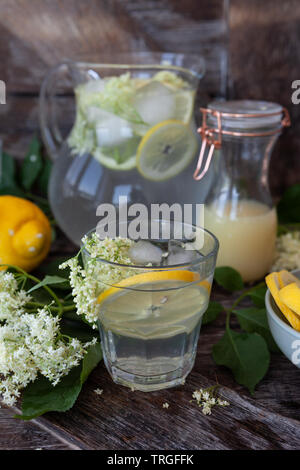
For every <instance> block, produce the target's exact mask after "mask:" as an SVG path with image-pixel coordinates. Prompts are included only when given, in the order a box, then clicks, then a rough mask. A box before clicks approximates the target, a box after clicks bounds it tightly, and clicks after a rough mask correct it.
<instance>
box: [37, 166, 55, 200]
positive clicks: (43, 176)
mask: <svg viewBox="0 0 300 470" xmlns="http://www.w3.org/2000/svg"><path fill="white" fill-rule="evenodd" d="M51 170H52V162H51V161H50V160H48V159H47V160H45V161H44V165H43V169H42V171H41V173H40V175H39V179H38V182H37V185H38V188H39V190H40V192H41V194H42V195H43V196H48V184H49V178H50V174H51Z"/></svg>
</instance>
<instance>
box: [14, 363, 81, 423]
mask: <svg viewBox="0 0 300 470" xmlns="http://www.w3.org/2000/svg"><path fill="white" fill-rule="evenodd" d="M80 373H81V367H80V366H78V367H76V368H74V369H72V370H71V371H70V373H69V374H68V375H67V376H66V377H64V378H63V379H62V380H61V381H60V382H59V383H58V384H57V385H56V386H55V387H53V385H52V384H51V383H50V382H49V380H47V379H46V378H45V377H41V376H39V377H38V378H37V379H36V380H35V381H34V382H33V383H31V384H29V385H28V386H27V387H26V389H25V391H24V393H23V401H22V414H21V415H15V418H19V419H23V420H24V421H27V420H29V419H33V418H36V417H37V416H41V415H42V414H44V413H47V412H48V411H67V410H69V409H70V408H72V406H73V405H74V403H75V401H76V400H77V397H78V395H79V393H80V390H81V383H80Z"/></svg>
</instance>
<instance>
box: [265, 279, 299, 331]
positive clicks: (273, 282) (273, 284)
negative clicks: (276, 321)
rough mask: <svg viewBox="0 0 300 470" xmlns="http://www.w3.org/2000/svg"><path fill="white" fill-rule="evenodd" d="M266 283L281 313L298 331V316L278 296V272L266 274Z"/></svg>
mask: <svg viewBox="0 0 300 470" xmlns="http://www.w3.org/2000/svg"><path fill="white" fill-rule="evenodd" d="M266 284H267V286H268V288H269V290H270V292H271V295H272V297H273V299H274V301H275V303H276V305H277V307H278V308H279V309H280V310H281V312H282V314H283V315H284V316H285V318H286V319H287V320H288V322H289V323H290V324H291V325H292V327H293V328H294V329H295V330H297V331H300V317H299V316H298V315H297V314H296V313H295V312H293V311H292V310H291V309H290V308H289V307H288V306H287V305H286V304H285V303H283V302H282V300H281V298H280V295H279V292H280V284H279V278H278V273H276V272H274V273H271V274H269V275H268V276H266Z"/></svg>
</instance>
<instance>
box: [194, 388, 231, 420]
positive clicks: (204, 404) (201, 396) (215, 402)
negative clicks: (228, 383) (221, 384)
mask: <svg viewBox="0 0 300 470" xmlns="http://www.w3.org/2000/svg"><path fill="white" fill-rule="evenodd" d="M215 389H216V387H215V386H214V387H210V388H207V389H202V388H200V389H199V390H195V391H194V392H193V395H192V397H193V399H194V400H195V401H196V403H197V405H198V406H199V407H200V408H202V413H203V414H204V415H210V414H211V409H212V408H213V407H214V406H229V405H230V403H229V402H228V401H226V400H221V399H220V398H217V397H215V396H214V395H213V394H214V391H215Z"/></svg>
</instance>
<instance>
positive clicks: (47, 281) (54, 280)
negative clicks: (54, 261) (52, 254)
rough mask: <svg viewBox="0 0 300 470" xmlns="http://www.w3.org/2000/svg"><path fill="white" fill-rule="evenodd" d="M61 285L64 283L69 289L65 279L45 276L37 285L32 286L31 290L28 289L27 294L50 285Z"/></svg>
mask: <svg viewBox="0 0 300 470" xmlns="http://www.w3.org/2000/svg"><path fill="white" fill-rule="evenodd" d="M62 283H64V284H65V285H66V287H69V284H68V281H67V280H66V278H64V277H61V276H48V275H47V276H45V277H44V279H43V280H42V281H41V282H39V283H38V284H36V285H35V286H33V287H32V288H31V289H29V291H28V294H29V293H30V292H33V291H35V290H36V289H39V288H40V287H43V286H49V285H51V284H55V285H57V284H62Z"/></svg>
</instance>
